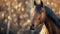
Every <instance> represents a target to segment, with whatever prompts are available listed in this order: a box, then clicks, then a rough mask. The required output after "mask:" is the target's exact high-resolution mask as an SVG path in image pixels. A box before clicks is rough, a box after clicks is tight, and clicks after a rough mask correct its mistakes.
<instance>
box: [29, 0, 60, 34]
mask: <svg viewBox="0 0 60 34" xmlns="http://www.w3.org/2000/svg"><path fill="white" fill-rule="evenodd" d="M34 5H35V6H36V8H35V11H36V13H35V15H34V18H33V19H32V22H31V27H30V30H33V31H34V34H39V31H38V32H37V33H35V32H36V31H37V30H39V29H37V30H36V31H35V29H36V28H37V27H38V26H39V25H40V24H43V23H44V24H45V26H46V27H47V28H46V29H47V30H48V34H60V32H59V31H60V22H59V20H60V19H59V18H58V17H57V16H56V15H55V14H54V13H53V12H52V9H50V8H49V7H47V6H44V5H43V2H42V1H41V3H40V4H37V3H36V2H35V1H34ZM40 29H41V27H40Z"/></svg>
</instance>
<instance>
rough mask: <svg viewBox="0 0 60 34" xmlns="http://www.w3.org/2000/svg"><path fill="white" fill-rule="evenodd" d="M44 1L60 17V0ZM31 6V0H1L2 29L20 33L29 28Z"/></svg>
mask: <svg viewBox="0 0 60 34" xmlns="http://www.w3.org/2000/svg"><path fill="white" fill-rule="evenodd" d="M37 1H39V0H37ZM42 1H43V3H44V4H45V5H47V6H48V7H50V8H51V9H52V10H53V12H54V13H55V14H56V15H57V17H58V18H60V0H42ZM30 7H31V5H30V0H0V31H1V32H4V33H3V34H5V32H6V33H8V32H9V31H12V32H13V33H15V34H16V33H17V34H19V33H22V32H23V31H25V30H29V25H30V24H29V23H30V10H31V8H30ZM27 24H28V25H27Z"/></svg>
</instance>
